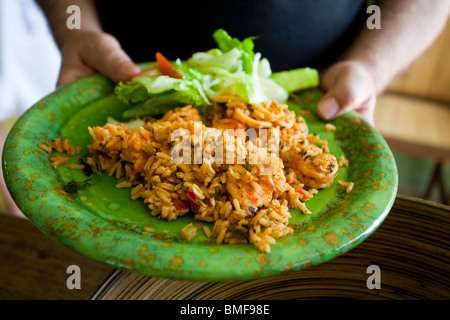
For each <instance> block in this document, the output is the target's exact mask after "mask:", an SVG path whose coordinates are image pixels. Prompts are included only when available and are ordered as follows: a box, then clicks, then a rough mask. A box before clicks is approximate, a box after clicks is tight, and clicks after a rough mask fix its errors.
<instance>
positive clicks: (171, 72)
mask: <svg viewBox="0 0 450 320" xmlns="http://www.w3.org/2000/svg"><path fill="white" fill-rule="evenodd" d="M156 62H157V63H158V67H159V70H160V71H161V74H162V75H165V76H169V77H171V78H176V79H183V76H182V75H181V73H179V72H178V70H177V69H175V67H174V66H173V65H172V63H170V61H169V60H167V58H166V57H164V56H163V55H162V54H161V53H160V52H157V53H156Z"/></svg>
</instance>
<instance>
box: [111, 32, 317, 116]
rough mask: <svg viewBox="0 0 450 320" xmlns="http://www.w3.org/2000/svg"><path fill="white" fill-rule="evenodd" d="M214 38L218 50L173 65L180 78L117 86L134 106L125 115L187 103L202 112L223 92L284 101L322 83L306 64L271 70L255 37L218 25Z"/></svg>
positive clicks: (249, 98) (157, 111)
mask: <svg viewBox="0 0 450 320" xmlns="http://www.w3.org/2000/svg"><path fill="white" fill-rule="evenodd" d="M213 38H214V40H215V41H216V43H217V46H218V47H217V48H212V49H210V50H208V51H205V52H196V53H194V54H193V55H192V56H191V57H190V58H189V59H187V61H186V62H182V61H180V60H177V61H176V63H175V64H174V67H175V68H176V69H177V70H178V71H179V72H180V73H181V74H182V76H183V78H182V79H175V78H171V77H168V76H157V77H148V76H142V77H138V78H135V79H133V80H131V81H129V82H126V83H122V82H121V83H119V84H118V85H117V86H116V88H115V94H116V96H117V97H118V98H119V99H120V100H121V101H123V102H125V103H126V104H129V105H130V109H128V110H126V111H125V112H124V114H123V116H124V117H126V118H131V117H136V116H144V115H150V116H156V115H162V114H164V113H166V112H167V111H169V110H171V109H173V108H175V107H181V106H185V105H188V104H190V105H192V106H194V107H196V108H198V109H199V110H200V112H204V111H205V108H206V106H208V105H209V104H210V101H211V100H212V99H213V98H214V97H216V96H218V95H222V94H232V95H238V96H240V97H242V98H244V99H246V100H247V101H248V102H249V103H252V104H253V103H261V102H263V101H268V100H275V101H277V102H278V103H285V102H286V101H287V99H288V94H289V93H290V92H293V91H297V90H302V89H305V88H310V87H314V86H317V85H318V73H317V71H316V70H314V69H310V68H303V69H295V70H291V71H285V72H277V73H272V70H271V67H270V63H269V61H268V60H267V59H266V58H262V57H261V54H260V53H258V52H256V53H255V52H254V43H253V40H254V39H255V38H254V37H249V38H246V39H244V40H242V41H240V40H239V39H237V38H233V37H231V36H230V35H229V34H228V33H227V32H226V31H225V30H223V29H218V30H217V31H215V32H214V34H213Z"/></svg>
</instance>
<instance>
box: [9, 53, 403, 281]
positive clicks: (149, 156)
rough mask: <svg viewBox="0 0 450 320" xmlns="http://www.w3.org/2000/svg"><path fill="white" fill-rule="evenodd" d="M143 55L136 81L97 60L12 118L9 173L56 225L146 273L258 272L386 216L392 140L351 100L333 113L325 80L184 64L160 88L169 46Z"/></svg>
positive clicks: (311, 260) (68, 242) (281, 268)
mask: <svg viewBox="0 0 450 320" xmlns="http://www.w3.org/2000/svg"><path fill="white" fill-rule="evenodd" d="M208 54H212V55H215V57H220V56H221V55H223V54H226V52H225V51H224V53H221V54H220V55H218V54H217V52H215V53H211V52H209V53H208ZM230 56H231V55H230ZM197 58H198V57H197ZM206 58H208V57H206ZM206 58H205V55H203V56H201V57H200V58H198V60H197V61H196V62H197V65H196V67H198V66H199V64H198V63H199V61H200V62H204V61H205V59H206ZM160 59H161V57H160ZM252 59H253V60H252V61H254V60H255V58H254V57H253V58H252ZM206 60H207V59H206ZM259 62H260V61H259ZM208 63H209V65H210V61H209V62H208ZM176 65H177V64H175V66H176ZM243 65H244V66H245V63H244V64H243ZM155 66H156V67H155ZM166 66H169V67H172V68H173V65H172V66H171V65H170V64H166ZM253 66H254V67H255V66H256V64H254V65H253ZM155 68H156V69H157V70H159V71H160V73H159V74H157V75H155V74H151V75H150V76H149V74H148V71H149V70H150V71H151V72H152V70H153V71H154V70H155ZM198 68H199V67H198ZM142 69H143V70H145V72H144V73H145V74H143V75H141V76H140V77H139V78H140V79H137V80H136V79H135V82H138V85H136V84H135V83H133V85H130V84H131V83H128V84H122V83H120V84H118V85H116V84H113V83H112V82H111V81H109V80H108V79H106V78H105V77H103V76H101V75H93V76H90V77H86V78H83V79H80V80H78V81H76V82H74V83H72V84H69V85H67V86H64V87H62V88H60V89H59V90H57V91H55V92H54V93H52V94H50V95H49V96H47V97H45V98H43V99H42V100H41V101H39V102H38V103H36V104H35V105H34V106H32V107H31V108H30V109H29V110H28V111H27V112H26V113H25V114H24V115H22V117H20V119H19V120H18V121H17V122H16V124H15V125H14V127H13V129H12V130H11V132H10V134H9V136H8V138H7V141H6V144H5V147H4V153H3V168H4V172H5V180H6V183H7V186H8V188H9V190H10V192H11V194H12V196H13V198H14V200H15V201H16V203H17V204H18V206H19V207H20V209H21V210H22V212H23V213H24V214H25V215H26V216H27V217H28V218H29V219H30V220H31V221H32V222H33V223H34V224H35V225H36V226H37V227H38V228H39V229H41V230H42V231H43V232H44V233H46V234H47V235H49V236H50V237H52V238H53V239H55V240H56V241H58V242H60V243H61V244H63V245H65V246H68V247H70V248H72V249H73V250H75V251H77V252H79V253H81V254H83V255H85V256H87V257H89V258H91V259H94V260H97V261H100V262H103V263H106V264H108V265H111V266H113V267H117V268H123V269H127V270H130V271H133V272H138V273H141V274H145V275H149V276H157V277H165V278H172V279H184V280H201V281H229V280H250V279H256V278H262V277H268V276H274V275H279V274H284V273H289V272H294V271H300V270H302V269H305V268H307V267H311V266H314V265H318V264H320V263H323V262H326V261H329V260H331V259H333V258H334V257H336V256H338V255H341V254H343V253H345V252H347V251H348V250H351V249H352V248H353V247H355V246H356V245H358V244H359V243H361V242H362V241H363V240H364V239H366V238H367V237H368V236H369V235H370V234H371V233H372V232H374V231H375V230H376V229H377V227H378V226H379V225H380V224H381V223H382V222H383V220H384V219H385V217H386V216H387V214H388V212H389V210H390V208H391V207H392V204H393V201H394V199H395V196H396V192H397V179H398V178H397V168H396V165H395V161H394V158H393V156H392V153H391V151H390V149H389V147H388V145H387V144H386V142H385V141H384V139H383V138H382V137H381V135H380V134H379V133H378V132H377V131H376V130H375V129H374V128H373V127H371V126H370V125H368V124H367V123H366V122H365V121H364V120H363V119H362V118H361V117H360V116H359V115H357V114H356V113H354V112H350V113H348V114H345V115H343V116H341V117H340V118H338V119H336V120H334V121H332V122H329V123H326V122H323V121H322V120H320V119H319V118H318V117H317V115H316V112H315V108H316V105H317V102H318V101H319V100H320V98H321V96H322V92H321V91H320V90H319V89H317V88H311V87H310V88H304V89H303V90H290V92H289V96H288V97H287V99H285V101H282V102H279V101H277V99H275V98H274V99H270V100H269V99H264V100H263V101H257V100H256V101H255V100H254V99H253V98H254V96H252V95H245V94H244V95H243V94H241V93H242V91H240V89H239V88H236V87H234V89H235V90H229V87H228V89H227V90H223V83H228V82H223V83H219V82H218V81H217V80H215V79H205V77H204V76H202V78H201V81H198V82H196V81H192V82H191V83H192V84H193V85H192V87H189V86H188V85H187V86H186V85H185V84H184V83H182V82H180V81H183V79H182V77H179V78H178V75H177V76H174V75H173V70H172V71H171V72H172V74H171V75H170V76H169V74H167V77H169V78H171V79H169V80H168V81H167V79H164V81H165V83H164V84H163V86H164V85H167V83H169V84H168V85H169V86H171V89H170V90H167V91H161V83H155V82H153V80H155V79H153V78H157V77H159V76H161V72H162V73H163V74H165V72H164V71H163V70H164V65H162V64H161V60H159V61H158V64H152V63H150V64H144V65H142ZM180 70H181V71H180V75H181V76H183V75H187V74H188V72H190V71H189V70H187V69H180ZM196 70H201V68H199V69H196ZM253 70H255V68H254V69H253ZM203 71H204V70H203ZM228 71H230V70H228ZM205 72H206V71H205ZM214 72H216V73H217V69H215V71H214ZM188 77H189V76H186V78H188ZM146 78H152V79H151V80H152V82H151V83H150V82H148V81H150V80H147V79H146ZM143 79H144V80H145V81H147V82H145V84H144V87H145V86H147V87H145V88H151V89H152V90H156V92H151V94H152V96H151V99H150V98H149V96H146V95H147V94H148V93H149V92H150V91H151V90H150V89H149V90H147V91H145V92H142V88H143V85H142V83H143ZM173 79H177V81H175V80H173ZM273 79H274V78H273ZM178 80H179V81H178ZM158 81H159V80H158ZM227 81H228V80H227ZM206 83H208V84H209V86H208V89H209V91H208V90H205V91H204V92H201V95H199V97H200V98H199V99H197V100H196V99H193V98H192V96H189V97H188V99H187V98H186V97H187V95H186V92H187V91H188V90H191V91H192V89H193V88H194V90H198V88H199V85H200V87H201V88H205V84H206ZM155 88H157V89H155ZM186 88H187V89H186ZM217 88H220V89H217ZM265 88H268V86H267V85H266V86H265ZM158 90H159V91H158ZM177 90H178V91H177ZM214 90H216V91H215V92H213V91H214ZM191 91H190V93H189V95H191ZM218 91H220V92H218ZM269 91H270V92H271V93H273V88H272V89H269ZM294 91H295V92H294ZM196 92H197V91H196ZM248 92H254V91H247V93H248ZM127 95H128V96H127ZM164 95H165V96H164ZM162 96H164V97H162ZM168 96H170V99H172V98H173V99H175V100H176V101H177V103H176V104H173V103H172V101H173V100H170V99H169V98H168ZM276 96H280V95H279V94H276ZM124 97H125V98H124ZM127 97H128V98H127ZM135 97H136V99H135ZM155 97H156V98H157V99H159V100H157V101H156V102H155V101H154V99H155ZM133 99H135V100H133ZM168 99H169V100H168ZM186 99H187V100H186ZM150 100H151V101H150ZM200 100H201V101H202V102H200V103H199V102H198V101H200ZM167 101H170V103H168V102H167ZM130 106H132V107H130ZM149 106H150V107H149ZM149 108H150V109H149ZM130 110H132V111H131V113H130ZM148 110H152V111H151V112H148ZM155 110H156V111H155Z"/></svg>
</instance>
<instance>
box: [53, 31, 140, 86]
mask: <svg viewBox="0 0 450 320" xmlns="http://www.w3.org/2000/svg"><path fill="white" fill-rule="evenodd" d="M61 54H62V62H61V70H60V73H59V78H58V82H57V87H60V86H63V85H65V84H68V83H70V82H73V81H75V80H77V79H80V78H82V77H85V76H88V75H91V74H93V73H94V72H100V73H102V74H104V75H105V76H107V77H109V78H110V79H111V80H113V81H114V82H119V81H127V80H129V79H130V78H132V77H133V76H134V75H136V74H138V73H139V72H140V71H141V70H140V68H139V67H138V66H137V65H136V64H135V63H134V62H133V61H132V60H131V59H130V57H129V56H128V55H127V54H126V53H125V52H124V51H123V49H122V47H121V46H120V44H119V42H118V41H117V39H116V38H114V37H113V36H111V35H110V34H107V33H103V32H88V31H77V32H73V33H71V35H70V36H69V37H66V38H65V39H64V42H63V43H62V45H61Z"/></svg>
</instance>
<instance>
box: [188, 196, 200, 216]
mask: <svg viewBox="0 0 450 320" xmlns="http://www.w3.org/2000/svg"><path fill="white" fill-rule="evenodd" d="M186 197H187V198H188V199H189V201H190V204H191V210H192V211H194V212H197V211H198V209H199V205H198V203H197V196H196V195H195V193H194V192H192V191H191V192H189V193H187V194H186Z"/></svg>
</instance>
